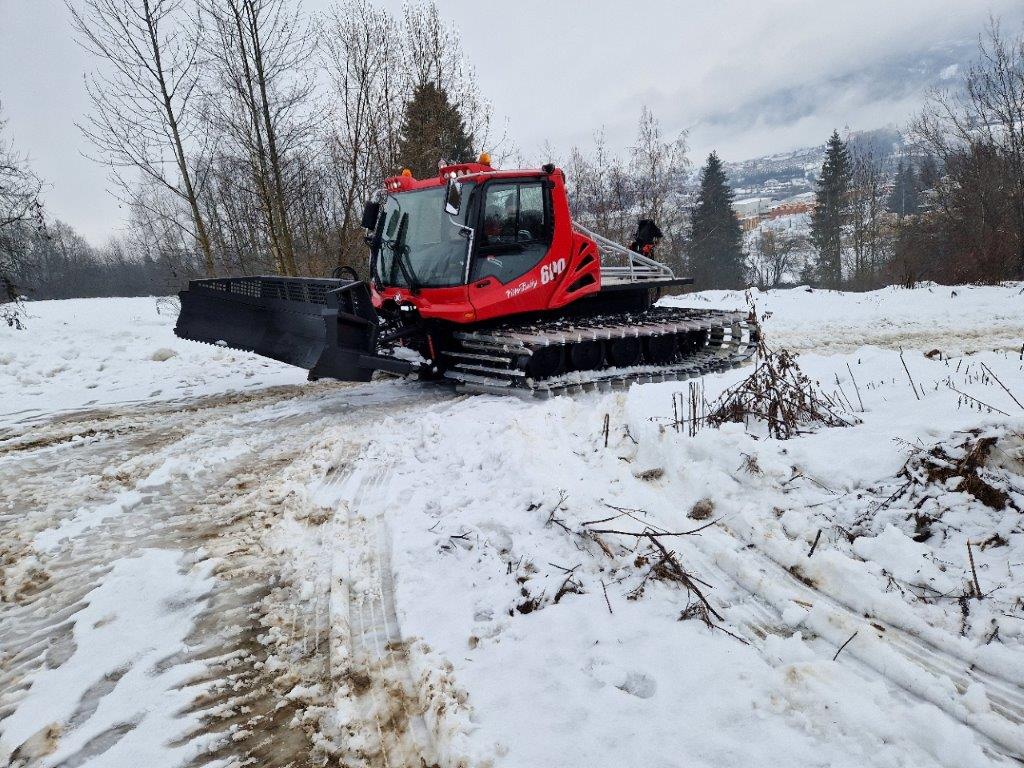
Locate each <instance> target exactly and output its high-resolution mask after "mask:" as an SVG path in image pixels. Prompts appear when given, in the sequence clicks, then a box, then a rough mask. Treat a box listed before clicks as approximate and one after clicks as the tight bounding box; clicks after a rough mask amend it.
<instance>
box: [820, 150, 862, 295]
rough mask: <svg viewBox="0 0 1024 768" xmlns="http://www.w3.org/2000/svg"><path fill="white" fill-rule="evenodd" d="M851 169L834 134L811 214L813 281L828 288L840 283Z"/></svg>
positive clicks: (851, 177) (847, 153)
mask: <svg viewBox="0 0 1024 768" xmlns="http://www.w3.org/2000/svg"><path fill="white" fill-rule="evenodd" d="M852 180H853V168H852V164H851V163H850V153H849V151H848V150H847V148H846V143H845V142H844V141H843V140H842V139H841V138H839V132H838V131H833V132H832V137H831V138H830V139H829V140H828V144H827V145H826V148H825V162H824V163H822V166H821V176H820V177H819V178H818V184H817V190H816V191H815V203H814V212H813V213H812V214H811V239H812V240H813V242H814V245H815V248H816V249H817V251H818V260H817V264H815V265H814V266H815V271H816V272H817V274H816V277H817V279H818V280H820V281H821V283H822V284H823V285H825V286H827V287H829V288H839V287H840V286H841V285H842V282H843V225H844V224H845V223H846V220H847V218H848V217H849V207H850V184H851V182H852Z"/></svg>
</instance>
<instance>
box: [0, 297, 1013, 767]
mask: <svg viewBox="0 0 1024 768" xmlns="http://www.w3.org/2000/svg"><path fill="white" fill-rule="evenodd" d="M1021 289H1022V286H1020V285H1015V286H1003V287H989V288H980V287H974V288H971V287H957V288H955V289H953V288H949V287H942V286H925V287H922V288H918V289H915V290H910V291H908V290H902V289H896V288H890V289H885V290H882V291H876V292H873V293H867V294H841V293H834V292H821V291H813V292H808V291H804V290H793V291H779V292H766V293H755V295H754V296H753V299H754V301H755V304H756V307H757V311H758V313H759V314H760V315H762V316H764V318H765V320H764V328H765V331H766V335H767V339H768V343H769V344H770V345H772V346H773V347H786V348H788V349H791V350H793V351H796V352H799V353H800V354H799V355H798V357H797V363H798V365H799V366H800V368H801V369H802V370H803V372H804V373H805V374H806V375H807V376H808V377H809V379H810V380H811V381H812V382H813V384H814V387H815V392H816V393H817V395H816V396H817V397H820V398H822V400H823V401H824V399H827V400H828V402H829V403H830V404H832V407H834V408H835V409H837V410H839V411H841V413H842V414H843V415H844V418H846V420H847V421H848V422H849V423H850V424H851V426H846V427H813V428H812V427H810V426H808V428H807V429H806V430H802V431H801V434H799V435H798V436H797V437H795V438H793V439H790V440H775V439H770V438H768V437H766V432H765V430H764V429H763V426H764V425H763V424H758V423H755V421H754V420H752V419H748V420H747V422H746V423H725V424H723V425H721V426H718V427H711V426H710V425H708V424H704V423H703V422H701V420H700V416H701V412H702V409H703V408H704V407H705V406H704V403H711V402H713V401H714V399H715V398H716V397H717V396H718V394H720V393H722V392H724V391H726V390H728V389H729V388H730V387H733V386H734V385H736V384H738V383H739V382H741V381H743V379H744V378H745V377H747V376H749V375H750V374H751V372H752V366H747V367H745V368H741V369H738V370H735V371H731V372H729V373H728V374H722V375H716V376H708V377H705V378H704V379H703V380H701V381H698V382H693V383H687V382H682V383H678V382H677V383H671V384H669V383H666V384H649V385H644V386H634V387H633V388H632V389H630V390H629V391H628V392H622V393H618V394H610V395H586V396H580V397H577V398H574V399H570V398H556V399H554V400H550V401H546V402H523V401H520V400H518V399H511V398H498V397H490V396H473V397H467V396H463V395H459V394H458V393H456V392H454V391H453V390H451V389H450V388H445V387H438V386H427V385H421V384H418V383H415V382H407V381H397V380H393V379H384V380H380V381H375V382H372V383H370V384H360V385H347V384H339V383H334V382H323V381H322V382H317V383H307V382H305V381H304V378H303V375H302V372H301V371H297V370H295V369H290V368H287V367H285V366H282V365H278V364H276V363H273V362H270V361H264V360H260V359H259V358H256V357H254V356H252V355H247V354H244V353H238V352H232V351H228V350H222V349H219V348H216V347H208V346H203V345H194V344H186V343H185V342H181V341H179V340H177V339H175V338H174V336H173V334H172V332H171V329H172V328H173V321H174V317H173V314H172V313H169V312H168V309H167V307H166V305H164V306H162V307H161V308H160V309H159V311H158V305H157V302H155V301H154V300H152V299H110V300H80V301H66V302H39V303H34V304H31V305H29V310H30V316H29V318H28V322H27V329H26V330H23V331H15V330H13V329H7V328H0V763H2V764H11V765H14V766H118V767H120V766H125V767H127V766H138V765H145V766H168V767H170V766H185V765H196V766H198V765H215V766H241V765H249V764H251V765H260V766H286V765H294V766H303V765H308V766H313V765H317V766H319V765H340V766H367V765H368V766H391V767H395V766H410V767H412V766H417V767H419V766H424V765H426V766H439V767H440V766H466V767H467V768H468V767H469V766H476V767H478V768H485V767H493V768H499V767H501V766H510V767H511V766H523V767H524V768H525V767H526V766H530V767H532V766H538V765H555V766H566V767H570V766H580V767H581V768H582V767H583V766H624V765H637V766H639V765H643V766H733V765H751V766H771V765H780V764H785V765H808V766H814V765H818V766H863V765H872V766H914V767H917V766H958V767H960V766H968V765H969V766H990V765H991V766H1001V765H1020V764H1021V762H1022V759H1024V519H1022V514H1024V513H1022V510H1024V405H1022V403H1024V361H1022V355H1024V352H1022V345H1024V295H1022V294H1021ZM675 301H679V302H681V303H685V304H688V305H692V306H722V307H728V308H736V307H742V306H745V304H746V301H747V298H746V297H745V296H744V295H743V294H739V293H728V292H709V293H705V294H694V295H691V296H687V297H683V298H681V299H676V300H675ZM691 403H697V404H698V405H697V406H691V405H690V404H691ZM694 416H696V417H697V419H698V420H697V421H696V422H694V421H693V420H692V419H693V417H694Z"/></svg>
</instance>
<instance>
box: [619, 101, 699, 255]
mask: <svg viewBox="0 0 1024 768" xmlns="http://www.w3.org/2000/svg"><path fill="white" fill-rule="evenodd" d="M686 152H687V146H686V133H685V132H682V131H681V132H680V133H679V135H678V136H676V137H675V138H674V139H669V138H666V137H665V136H663V134H662V130H661V124H660V123H659V122H658V119H657V118H656V117H655V116H654V113H653V112H651V110H649V109H648V108H647V107H644V108H643V109H642V110H641V112H640V120H639V123H638V124H637V140H636V144H634V145H633V147H632V148H631V151H630V166H629V167H630V172H631V176H632V182H633V186H634V189H635V190H636V192H635V194H636V204H637V209H638V212H639V214H640V217H642V218H647V219H653V220H654V221H655V222H657V224H658V226H659V227H661V230H662V232H664V233H665V242H664V244H663V245H662V249H663V251H664V252H663V254H662V258H663V259H665V260H666V261H667V262H668V263H669V265H670V266H672V267H674V268H676V269H679V268H681V266H682V254H683V243H684V240H685V234H684V228H685V226H686V221H687V217H686V214H685V211H684V207H683V204H682V199H681V195H680V193H681V190H682V186H683V182H684V180H685V178H686V175H687V173H688V172H689V170H690V161H689V159H688V158H687V156H686Z"/></svg>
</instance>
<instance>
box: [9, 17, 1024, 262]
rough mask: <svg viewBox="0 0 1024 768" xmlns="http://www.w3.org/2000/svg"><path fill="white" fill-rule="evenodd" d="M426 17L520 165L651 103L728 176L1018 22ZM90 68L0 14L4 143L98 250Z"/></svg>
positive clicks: (946, 76)
mask: <svg viewBox="0 0 1024 768" xmlns="http://www.w3.org/2000/svg"><path fill="white" fill-rule="evenodd" d="M330 2H331V0H306V2H305V3H304V7H305V8H306V9H307V10H309V11H310V12H316V11H319V10H322V9H324V8H326V7H327V6H328V5H329V4H330ZM438 4H439V6H440V8H441V10H442V13H443V14H444V15H445V16H446V17H447V18H448V19H450V20H452V21H454V22H455V23H456V24H457V25H458V27H459V28H460V29H461V30H462V32H463V37H464V46H465V50H466V53H467V54H468V55H469V57H470V59H471V60H472V62H473V63H474V65H475V66H476V68H477V72H478V75H479V80H480V85H481V87H482V89H483V91H484V93H485V94H486V95H487V96H488V97H490V99H491V100H492V102H493V104H494V110H495V116H496V118H497V122H498V126H499V128H500V129H501V130H504V129H505V126H507V130H508V135H509V137H510V139H511V140H512V141H513V142H514V144H515V145H516V146H517V147H519V148H521V150H522V151H523V153H524V155H526V156H527V157H537V156H538V153H539V150H540V147H541V146H542V144H543V143H544V142H545V140H547V141H549V142H550V143H551V145H552V146H553V147H555V148H556V149H558V150H559V151H564V150H566V149H568V148H569V147H570V146H572V145H573V144H579V145H584V146H585V145H587V144H588V143H589V142H590V139H591V136H592V134H593V132H594V130H595V129H597V128H599V127H602V126H603V127H604V128H605V129H606V131H607V135H608V137H609V139H610V141H611V143H612V145H613V147H615V148H617V149H620V150H621V149H623V148H625V147H626V146H628V145H629V143H630V140H631V137H632V134H633V131H634V127H635V124H636V120H637V117H638V115H639V112H640V109H641V107H642V106H643V105H645V104H646V105H647V106H649V107H650V108H651V109H653V110H654V112H655V114H656V115H657V116H658V117H659V118H660V119H661V121H662V123H663V125H664V126H665V128H666V129H667V130H668V131H669V132H670V133H674V132H676V131H679V130H683V129H685V130H687V131H689V141H690V146H691V150H692V151H691V158H692V159H693V160H694V161H695V162H699V161H700V159H701V158H702V157H703V156H704V155H706V154H707V152H709V151H710V150H712V149H717V150H718V151H719V153H720V154H721V155H722V156H723V157H724V158H725V159H727V160H741V159H745V158H749V157H754V156H758V155H763V154H768V153H771V152H778V151H783V150H787V149H792V148H795V147H801V146H808V145H814V144H819V143H821V142H823V141H824V139H825V138H827V136H828V134H829V133H830V132H831V131H832V129H833V128H839V129H840V130H842V129H843V128H845V127H849V128H853V129H867V128H876V127H880V126H884V125H897V126H898V125H901V124H902V123H903V122H904V121H905V120H906V118H907V117H908V116H909V115H910V114H911V113H912V112H913V111H914V109H915V108H916V107H917V106H918V105H919V104H920V102H921V99H922V97H923V94H924V92H925V91H926V90H927V89H928V88H929V87H930V86H932V85H936V84H939V85H941V84H943V83H953V82H955V77H956V72H957V65H962V64H963V63H964V62H965V61H968V60H970V58H971V57H972V56H973V53H974V47H975V45H976V38H977V35H978V33H979V32H980V31H981V29H982V28H983V27H984V25H985V23H986V20H987V18H988V15H989V14H990V13H991V14H995V15H997V16H1001V17H1002V18H1003V22H1004V26H1005V27H1006V28H1007V30H1008V31H1012V32H1014V33H1016V32H1018V31H1019V30H1020V28H1021V23H1022V21H1024V4H1022V3H1021V2H1020V1H1019V0H858V1H857V2H852V1H851V0H843V1H842V2H838V3H837V2H829V1H827V0H762V2H758V3H753V2H746V1H745V0H711V1H709V0H698V1H691V0H676V1H675V2H673V1H672V0H632V1H631V2H623V0H589V1H587V2H568V0H501V1H500V2H488V1H486V0H438ZM384 5H386V6H388V7H391V8H393V9H396V10H397V9H398V8H399V7H400V2H398V0H393V1H392V0H387V1H386V2H384ZM90 66H91V62H90V60H89V57H88V56H87V55H86V54H85V53H84V52H82V51H81V50H80V49H79V48H78V47H77V46H76V45H75V43H74V42H73V40H72V37H71V28H70V24H69V19H68V14H67V11H66V10H65V8H64V5H63V3H62V2H60V0H0V102H2V105H3V114H4V116H5V117H6V118H7V120H8V131H7V133H8V138H10V139H13V141H14V142H15V143H16V145H17V146H18V147H19V148H20V149H22V150H23V151H25V152H27V153H28V154H29V155H30V156H31V158H32V161H33V165H34V167H35V169H36V170H37V171H38V172H39V173H40V174H41V175H42V176H44V177H45V178H46V179H47V181H48V182H49V184H50V189H49V190H48V191H47V193H46V203H47V208H48V210H49V212H50V214H51V215H52V216H55V217H57V218H61V219H64V220H65V221H67V222H69V223H70V224H72V225H73V226H74V227H75V228H76V229H78V230H79V231H80V232H82V233H83V234H84V235H85V236H86V237H88V238H89V239H90V240H91V241H93V242H95V243H101V242H103V241H104V240H105V239H106V238H107V237H108V236H109V235H111V234H112V233H114V232H115V231H117V229H118V227H120V226H121V225H122V219H123V212H122V211H121V210H120V209H119V208H118V204H117V202H116V201H115V200H114V199H113V198H112V197H111V196H110V195H109V194H108V193H107V191H106V190H107V187H108V184H107V181H106V172H105V170H104V169H103V168H102V167H101V166H99V165H97V164H96V163H94V162H92V161H91V160H89V159H87V158H86V157H84V156H83V152H86V151H87V150H88V147H87V146H86V144H85V142H84V140H83V139H82V137H81V136H80V135H79V133H78V130H77V129H76V127H75V122H76V121H78V120H80V119H81V118H82V115H83V114H84V113H85V111H86V109H87V103H86V100H85V95H84V92H83V87H82V76H83V74H84V73H85V72H87V71H88V70H89V68H90ZM538 159H540V158H538Z"/></svg>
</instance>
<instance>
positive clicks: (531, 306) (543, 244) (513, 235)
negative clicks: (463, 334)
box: [469, 178, 554, 320]
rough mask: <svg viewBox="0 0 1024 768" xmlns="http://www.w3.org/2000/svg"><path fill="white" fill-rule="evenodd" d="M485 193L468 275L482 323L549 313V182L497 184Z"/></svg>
mask: <svg viewBox="0 0 1024 768" xmlns="http://www.w3.org/2000/svg"><path fill="white" fill-rule="evenodd" d="M483 192H484V194H483V199H482V201H481V214H480V217H481V224H480V228H479V230H478V235H477V242H476V245H475V248H474V252H473V254H471V257H470V259H471V261H470V273H469V300H470V303H472V305H473V308H474V309H475V310H476V317H477V320H487V319H489V318H492V317H497V316H500V315H507V314H516V313H519V312H531V311H535V310H538V309H543V308H545V307H546V306H547V299H548V298H549V294H550V293H551V291H552V290H553V289H554V283H553V282H552V281H551V280H550V276H548V277H549V279H547V280H545V279H543V278H544V275H542V274H541V272H542V269H541V268H542V262H543V261H544V257H545V256H547V254H548V251H549V250H550V248H551V239H552V232H553V227H552V223H551V199H550V193H549V189H548V182H547V181H546V180H545V179H541V178H529V179H512V180H509V181H503V180H499V181H492V182H488V183H487V184H486V185H485V186H484V190H483ZM549 271H550V270H549Z"/></svg>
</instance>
